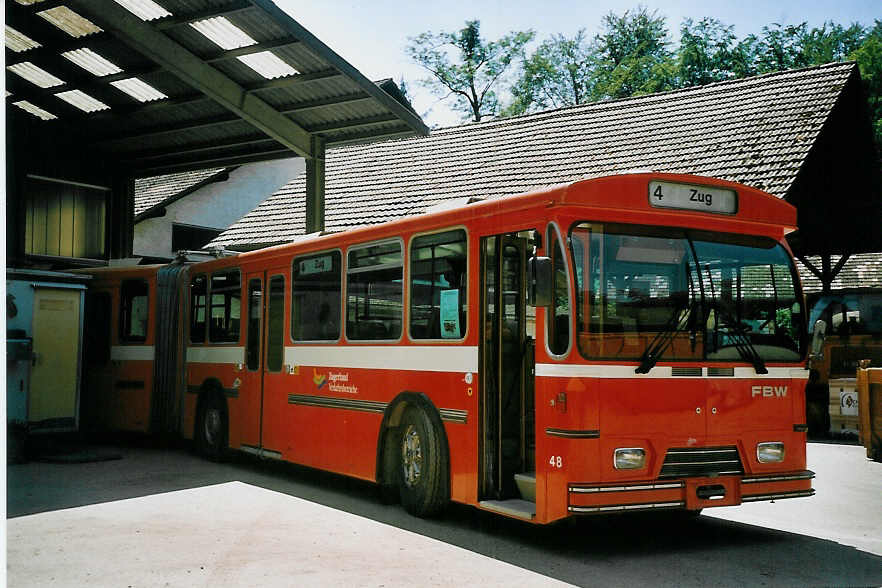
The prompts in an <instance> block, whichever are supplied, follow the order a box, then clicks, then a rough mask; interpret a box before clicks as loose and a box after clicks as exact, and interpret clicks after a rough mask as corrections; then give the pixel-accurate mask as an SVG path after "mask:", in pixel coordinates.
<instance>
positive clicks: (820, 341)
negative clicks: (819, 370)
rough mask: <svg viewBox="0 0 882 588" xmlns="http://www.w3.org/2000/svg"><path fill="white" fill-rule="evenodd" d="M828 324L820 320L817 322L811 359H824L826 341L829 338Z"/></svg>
mask: <svg viewBox="0 0 882 588" xmlns="http://www.w3.org/2000/svg"><path fill="white" fill-rule="evenodd" d="M826 333H827V323H825V322H824V321H822V320H820V319H818V320H817V321H815V328H814V329H813V330H812V350H811V355H810V357H811V359H813V360H816V361H818V360H821V359H824V339H826V337H827V334H826Z"/></svg>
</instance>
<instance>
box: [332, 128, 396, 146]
mask: <svg viewBox="0 0 882 588" xmlns="http://www.w3.org/2000/svg"><path fill="white" fill-rule="evenodd" d="M405 137H413V129H411V128H410V127H406V126H397V127H390V128H389V129H386V130H384V132H382V133H377V132H376V131H367V132H363V133H354V134H351V135H341V136H339V137H329V138H328V141H327V146H328V147H332V146H333V147H342V146H343V145H358V144H360V143H376V142H378V141H386V140H389V139H401V138H405Z"/></svg>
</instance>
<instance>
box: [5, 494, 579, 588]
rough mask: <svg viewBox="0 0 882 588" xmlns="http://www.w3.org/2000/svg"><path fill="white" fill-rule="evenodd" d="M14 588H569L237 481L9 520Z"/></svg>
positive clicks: (463, 550) (554, 581) (11, 575)
mask: <svg viewBox="0 0 882 588" xmlns="http://www.w3.org/2000/svg"><path fill="white" fill-rule="evenodd" d="M8 537H9V567H8V580H9V585H10V586H16V587H28V586H33V587H34V588H39V587H46V586H90V587H95V586H108V587H110V586H294V585H301V586H409V585H419V586H451V585H466V584H468V585H484V586H487V585H490V586H503V585H504V586H536V585H540V584H541V585H543V586H568V585H569V584H566V583H564V582H559V581H556V580H553V579H551V578H548V577H547V576H542V575H540V574H537V573H535V572H531V571H528V570H524V569H521V568H519V567H517V566H514V565H511V564H508V563H504V562H501V561H498V560H495V559H492V558H489V557H486V556H483V555H479V554H477V553H473V552H471V551H468V550H465V549H462V548H460V547H455V546H453V545H449V544H446V543H444V542H442V541H437V540H435V539H430V538H428V537H423V536H422V535H418V534H416V533H412V532H410V531H405V530H402V529H397V528H395V527H391V526H389V525H385V524H383V523H378V522H376V521H372V520H370V519H367V518H364V517H359V516H356V515H353V514H349V513H346V512H343V511H340V510H335V509H332V508H328V507H326V506H322V505H319V504H315V503H313V502H308V501H306V500H302V499H300V498H295V497H293V496H287V495H285V494H281V493H278V492H273V491H271V490H264V489H263V488H258V487H256V486H251V485H249V484H243V483H241V482H227V483H225V484H218V485H215V486H206V487H203V488H194V489H191V490H179V491H177V492H169V493H166V494H157V495H154V496H146V497H143V498H131V499H128V500H121V501H117V502H108V503H104V504H97V505H90V506H82V507H78V508H72V509H67V510H60V511H53V512H48V513H42V514H37V515H30V516H26V517H21V518H17V519H12V520H10V521H9V535H8Z"/></svg>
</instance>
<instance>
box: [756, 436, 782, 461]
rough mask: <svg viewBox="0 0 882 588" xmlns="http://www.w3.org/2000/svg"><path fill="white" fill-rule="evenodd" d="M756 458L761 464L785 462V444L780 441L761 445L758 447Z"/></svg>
mask: <svg viewBox="0 0 882 588" xmlns="http://www.w3.org/2000/svg"><path fill="white" fill-rule="evenodd" d="M756 458H757V460H759V462H760V463H778V462H779V461H784V444H783V443H781V442H780V441H770V442H768V443H760V444H758V445H757V446H756Z"/></svg>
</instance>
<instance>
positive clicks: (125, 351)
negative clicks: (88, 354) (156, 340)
mask: <svg viewBox="0 0 882 588" xmlns="http://www.w3.org/2000/svg"><path fill="white" fill-rule="evenodd" d="M155 356H156V352H155V350H154V347H153V345H114V346H112V347H111V348H110V359H111V360H113V361H153V358H154V357H155Z"/></svg>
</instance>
